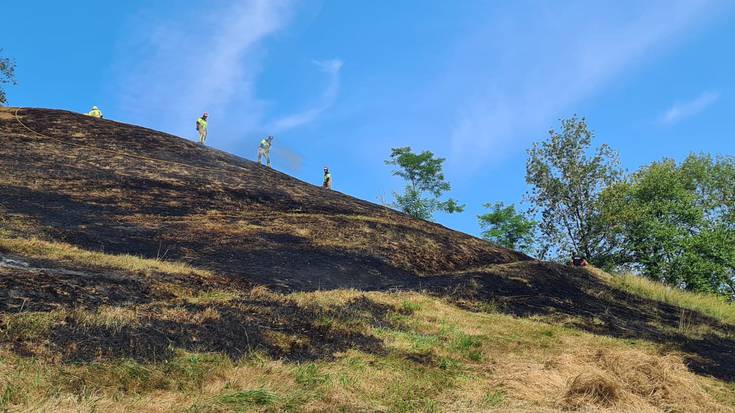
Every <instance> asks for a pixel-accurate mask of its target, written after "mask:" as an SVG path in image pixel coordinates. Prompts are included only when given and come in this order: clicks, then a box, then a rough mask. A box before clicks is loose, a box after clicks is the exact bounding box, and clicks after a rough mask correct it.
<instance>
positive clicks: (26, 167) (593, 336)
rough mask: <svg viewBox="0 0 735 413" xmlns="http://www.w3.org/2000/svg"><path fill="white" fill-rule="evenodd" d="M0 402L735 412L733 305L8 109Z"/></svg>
mask: <svg viewBox="0 0 735 413" xmlns="http://www.w3.org/2000/svg"><path fill="white" fill-rule="evenodd" d="M0 139H2V142H3V145H2V146H0V168H1V169H0V170H2V172H3V173H2V175H0V411H3V409H5V410H7V411H90V412H91V411H102V410H104V411H110V412H116V411H120V412H122V411H146V412H164V411H166V412H168V411H171V412H181V411H189V412H237V411H345V412H354V411H364V412H371V411H391V412H392V411H397V412H414V411H450V412H460V411H509V412H510V411H525V412H537V411H560V410H578V411H630V412H648V411H650V412H669V411H681V412H699V411H704V410H706V411H713V412H717V411H723V412H729V411H735V387H733V385H732V382H733V380H734V379H735V345H734V344H735V309H733V306H732V305H730V304H727V303H724V302H720V301H718V300H717V299H715V298H712V297H702V296H694V295H689V294H684V293H676V292H673V291H670V290H668V289H666V288H664V287H662V286H657V285H654V284H651V283H647V282H643V281H641V280H638V279H636V278H631V277H626V278H620V277H611V276H609V275H606V274H603V273H599V272H595V271H588V270H583V269H578V268H570V267H567V266H563V265H559V264H554V263H547V262H540V261H535V260H532V259H530V258H529V257H527V256H525V255H523V254H520V253H517V252H514V251H509V250H507V249H503V248H500V247H497V246H494V245H492V244H490V243H487V242H484V241H482V240H479V239H476V238H473V237H471V236H468V235H465V234H461V233H458V232H455V231H452V230H449V229H447V228H444V227H442V226H440V225H436V224H433V223H428V222H425V221H418V220H414V219H411V218H409V217H407V216H405V215H403V214H400V213H397V212H395V211H392V210H390V209H387V208H384V207H381V206H378V205H374V204H371V203H369V202H365V201H361V200H358V199H355V198H352V197H349V196H346V195H344V194H341V193H339V192H336V191H326V190H323V189H322V188H319V187H316V186H313V185H309V184H307V183H304V182H301V181H299V180H296V179H294V178H292V177H289V176H287V175H285V174H282V173H279V172H277V171H274V170H271V169H268V168H265V167H261V166H258V165H257V164H254V163H253V162H250V161H247V160H244V159H241V158H238V157H235V156H232V155H229V154H226V153H223V152H220V151H216V150H213V149H210V148H206V147H201V146H199V145H196V144H194V143H192V142H189V141H186V140H183V139H181V138H177V137H174V136H171V135H167V134H163V133H160V132H156V131H152V130H149V129H144V128H140V127H136V126H132V125H126V124H121V123H117V122H113V121H109V120H98V119H93V118H90V117H86V116H82V115H78V114H73V113H70V112H63V111H52V110H38V109H20V110H16V109H13V108H5V109H0Z"/></svg>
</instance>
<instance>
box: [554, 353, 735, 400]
mask: <svg viewBox="0 0 735 413" xmlns="http://www.w3.org/2000/svg"><path fill="white" fill-rule="evenodd" d="M574 358H575V359H576V360H575V361H576V363H578V365H577V366H576V368H574V370H576V372H575V374H573V375H571V376H570V377H571V378H570V379H568V380H567V382H566V386H565V387H564V389H563V390H562V394H561V397H560V398H559V401H558V403H557V406H558V407H560V408H562V409H564V410H578V409H590V408H598V409H601V410H603V411H605V409H611V410H614V411H639V412H643V411H651V412H671V411H676V412H701V411H705V410H706V411H708V412H722V411H732V410H723V408H722V405H721V404H719V403H717V401H716V400H715V399H714V398H713V396H712V395H711V394H710V393H708V392H707V391H706V390H705V389H704V388H703V387H702V385H701V384H700V383H701V381H699V380H697V379H698V378H697V377H696V376H695V375H694V374H693V373H691V372H689V371H688V370H687V368H686V366H685V364H684V362H683V361H682V359H681V357H679V356H677V355H671V354H669V355H664V356H658V355H652V354H647V353H645V352H643V351H640V350H636V349H631V350H621V349H617V350H612V349H605V350H599V351H597V352H595V353H591V354H586V355H583V356H582V357H581V360H580V359H579V358H577V357H574ZM570 361H571V360H570ZM580 370H581V371H580Z"/></svg>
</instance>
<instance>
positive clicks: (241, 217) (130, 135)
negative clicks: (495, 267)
mask: <svg viewBox="0 0 735 413" xmlns="http://www.w3.org/2000/svg"><path fill="white" fill-rule="evenodd" d="M13 115H14V113H13V112H11V111H5V112H3V121H2V124H1V126H2V129H0V134H2V138H3V140H4V142H5V145H3V148H2V149H1V151H2V152H1V154H0V155H1V156H2V169H3V171H4V176H3V181H2V186H1V187H0V191H2V195H3V196H2V201H0V202H2V204H0V206H1V207H2V208H3V209H4V210H5V213H6V214H8V215H10V216H19V217H22V218H23V220H25V221H28V222H31V223H33V224H35V225H36V228H33V229H29V230H30V231H31V232H30V233H32V234H38V232H39V231H43V232H44V233H45V234H47V235H48V236H50V237H52V238H54V239H58V240H64V241H66V242H69V243H72V244H74V245H78V246H81V247H85V248H90V249H94V250H104V251H106V252H110V253H129V254H135V255H141V256H144V257H156V256H157V255H160V254H163V252H165V253H166V258H167V259H171V260H176V261H184V262H188V263H191V264H193V265H196V266H199V267H204V268H211V269H213V270H216V271H217V272H220V273H223V274H227V275H228V276H230V277H243V278H245V279H247V280H249V281H252V282H254V283H258V284H265V285H268V286H272V287H280V288H283V289H286V290H314V289H318V288H335V287H358V288H368V289H385V288H389V287H392V286H402V285H401V284H402V283H409V284H410V283H411V282H413V281H414V280H415V276H423V275H434V274H443V273H448V272H452V271H456V270H464V269H468V268H473V267H480V266H484V265H489V264H500V263H510V262H515V261H519V260H526V259H527V257H525V256H523V255H521V254H518V253H515V252H512V251H508V250H506V249H503V248H498V247H495V246H493V245H491V244H489V243H486V242H483V241H480V240H478V239H475V238H472V237H469V236H467V235H464V234H461V233H458V232H455V231H451V230H448V229H446V228H444V227H441V226H439V225H436V224H430V223H427V222H420V221H416V220H413V219H410V218H408V217H407V216H405V215H403V214H399V213H397V212H395V211H392V210H390V209H387V208H384V207H380V206H377V205H374V204H371V203H368V202H364V201H361V200H358V199H355V198H352V197H349V196H345V195H343V194H341V193H339V192H335V191H326V190H323V189H322V188H320V187H316V186H313V185H309V184H306V183H304V182H301V181H299V180H296V179H294V178H291V177H289V176H288V175H285V174H282V173H280V172H277V171H275V170H271V169H269V168H265V167H262V166H258V165H257V164H256V163H254V162H252V161H247V160H243V159H240V158H237V157H234V156H231V155H228V154H225V153H223V152H220V151H216V150H212V149H209V148H206V147H201V146H199V145H197V144H194V143H193V142H190V141H187V140H184V139H181V138H177V137H174V136H171V135H166V134H163V133H158V132H155V131H152V130H148V129H143V128H140V127H135V126H131V125H125V124H121V123H117V122H113V121H108V120H98V119H94V118H91V117H87V116H83V115H78V114H73V113H70V112H62V111H42V110H21V111H20V112H19V117H20V119H21V121H22V124H21V123H19V122H17V121H16V120H15V119H14V116H13ZM26 127H27V128H28V129H27V128H26ZM31 130H32V131H31ZM52 138H53V139H52ZM27 233H28V231H27V232H26V234H27Z"/></svg>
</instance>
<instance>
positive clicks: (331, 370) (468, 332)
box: [0, 287, 735, 413]
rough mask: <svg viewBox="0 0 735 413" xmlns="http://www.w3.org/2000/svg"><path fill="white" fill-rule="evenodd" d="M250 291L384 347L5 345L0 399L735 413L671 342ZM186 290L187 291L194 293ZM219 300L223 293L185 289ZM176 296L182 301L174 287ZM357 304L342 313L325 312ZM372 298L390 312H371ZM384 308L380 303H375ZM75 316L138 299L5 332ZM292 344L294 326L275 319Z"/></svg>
mask: <svg viewBox="0 0 735 413" xmlns="http://www.w3.org/2000/svg"><path fill="white" fill-rule="evenodd" d="M242 294H247V296H249V297H251V298H260V299H264V300H269V302H273V301H276V302H283V303H291V304H296V305H297V306H299V307H302V308H304V309H320V310H322V313H323V314H325V317H328V315H329V314H331V317H334V318H335V319H334V320H329V319H325V320H323V325H327V326H329V328H330V329H338V330H339V331H341V332H343V333H349V332H353V333H360V334H368V335H371V336H375V337H379V338H380V340H381V341H382V343H383V345H384V347H385V352H384V353H367V352H363V351H357V350H348V351H346V352H344V353H339V354H335V358H334V359H333V360H332V359H328V360H314V361H313V362H308V361H305V362H302V363H298V362H285V361H282V360H276V359H271V358H269V357H267V356H265V355H263V354H261V353H259V352H257V350H255V351H254V352H251V353H249V354H248V355H247V356H246V357H244V358H243V359H241V360H231V359H229V358H228V357H226V356H222V355H218V354H197V353H188V352H185V351H183V350H178V355H177V356H176V357H175V358H174V359H172V360H169V361H168V362H165V363H138V362H134V361H131V360H124V359H123V360H116V361H108V362H105V363H88V364H54V363H48V362H44V361H42V360H40V359H32V358H25V357H22V356H19V355H17V354H15V353H13V352H11V351H8V350H0V411H2V410H3V409H7V410H8V411H27V412H44V411H59V412H93V411H101V410H104V411H109V412H125V411H136V412H151V413H161V412H180V411H187V412H242V411H248V412H250V411H253V412H258V411H261V412H276V411H299V412H301V411H304V412H307V411H314V412H317V411H318V412H339V411H350V412H372V411H382V412H484V411H497V412H565V411H570V410H576V411H584V412H593V411H594V412H605V413H612V412H651V413H653V412H674V411H676V412H701V411H703V410H706V411H708V412H711V413H716V412H735V391H734V390H733V388H732V387H731V386H729V385H728V384H726V383H723V382H719V381H716V380H714V379H710V378H706V377H701V376H697V375H695V374H693V373H691V372H690V371H688V370H687V368H686V366H685V364H684V363H683V361H682V358H681V357H680V356H679V355H676V354H666V355H661V354H659V351H660V350H659V348H658V347H657V345H656V344H654V343H647V342H638V343H632V342H630V341H627V340H617V339H612V338H605V337H599V336H594V335H592V334H587V333H581V332H579V331H576V330H571V329H568V328H564V327H560V326H556V325H550V324H547V323H543V322H538V321H532V320H529V319H520V318H515V317H511V316H507V315H503V314H499V313H476V312H469V311H466V310H464V309H461V308H459V307H457V306H455V305H453V304H452V303H449V302H445V301H443V300H440V299H437V298H434V297H430V296H427V295H423V294H419V293H363V292H360V291H356V290H335V291H326V292H313V293H296V294H290V295H280V294H276V293H274V292H271V291H269V290H268V289H266V288H263V287H260V288H256V289H254V290H252V291H250V292H249V293H242ZM190 299H191V298H190ZM193 299H194V300H199V301H198V302H199V304H201V305H205V306H206V305H208V304H209V303H212V304H222V303H224V304H227V303H229V302H230V300H233V299H235V297H234V296H232V295H230V293H229V292H227V291H218V292H214V293H212V294H209V295H206V294H205V295H199V296H193ZM175 300H180V299H175ZM351 302H352V303H355V302H356V303H363V304H360V305H357V306H356V307H351V308H352V310H351V311H350V312H349V314H347V313H344V312H343V313H334V312H330V309H331V310H334V309H339V308H344V307H343V306H344V305H345V304H346V303H351ZM371 308H380V309H384V310H385V311H387V313H386V314H385V319H383V320H379V321H378V322H375V320H374V319H373V317H374V316H375V314H374V313H371V312H370V309H371ZM381 311H382V310H381ZM69 316H71V317H73V318H74V319H75V320H76V321H77V323H78V325H79V326H80V327H79V328H85V326H102V327H105V328H106V329H110V330H114V329H118V328H121V327H122V326H126V325H135V324H136V323H138V322H139V321H138V317H140V316H141V309H140V308H138V309H136V308H120V307H102V308H100V309H98V310H96V311H83V310H73V311H70V312H50V313H28V314H19V315H15V316H12V317H9V318H8V319H9V320H12V323H14V324H13V331H16V332H17V331H21V330H22V331H23V332H25V333H27V334H31V333H32V334H33V335H34V337H36V338H37V339H38V340H39V341H42V340H43V336H44V332H45V331H46V329H48V328H49V326H51V325H53V324H54V323H56V322H58V321H59V320H61V319H63V318H64V317H69ZM158 317H160V318H161V319H162V320H166V321H171V322H176V321H181V320H189V321H192V322H196V323H207V322H208V321H209V320H217V319H218V317H219V313H218V310H217V309H216V308H214V307H205V308H203V309H202V311H200V312H196V313H192V312H191V311H189V310H188V309H187V308H185V306H175V307H170V308H165V309H163V310H162V311H161V313H160V314H158ZM268 337H270V338H271V339H272V340H273V341H274V342H278V343H281V344H282V345H283V347H284V348H286V349H288V348H290V347H293V346H296V347H298V346H300V345H302V344H303V343H299V342H297V341H298V340H299V338H298V337H295V336H291V335H289V334H288V333H285V332H282V331H277V330H273V331H271V332H270V333H269V336H268Z"/></svg>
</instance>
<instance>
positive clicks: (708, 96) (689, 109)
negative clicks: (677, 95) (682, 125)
mask: <svg viewBox="0 0 735 413" xmlns="http://www.w3.org/2000/svg"><path fill="white" fill-rule="evenodd" d="M719 98H720V95H719V94H718V93H715V92H704V93H702V94H700V95H699V96H697V97H696V98H694V99H693V100H690V101H688V102H684V103H675V104H674V105H673V106H671V107H670V108H669V109H668V110H667V111H666V112H664V113H663V114H662V115H661V116H660V117H659V122H660V123H662V124H665V125H670V124H673V123H676V122H678V121H680V120H682V119H684V118H688V117H691V116H694V115H696V114H698V113H700V112H702V111H704V110H705V109H707V108H708V107H710V106H711V105H712V104H713V103H715V102H717V100H718V99H719Z"/></svg>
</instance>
